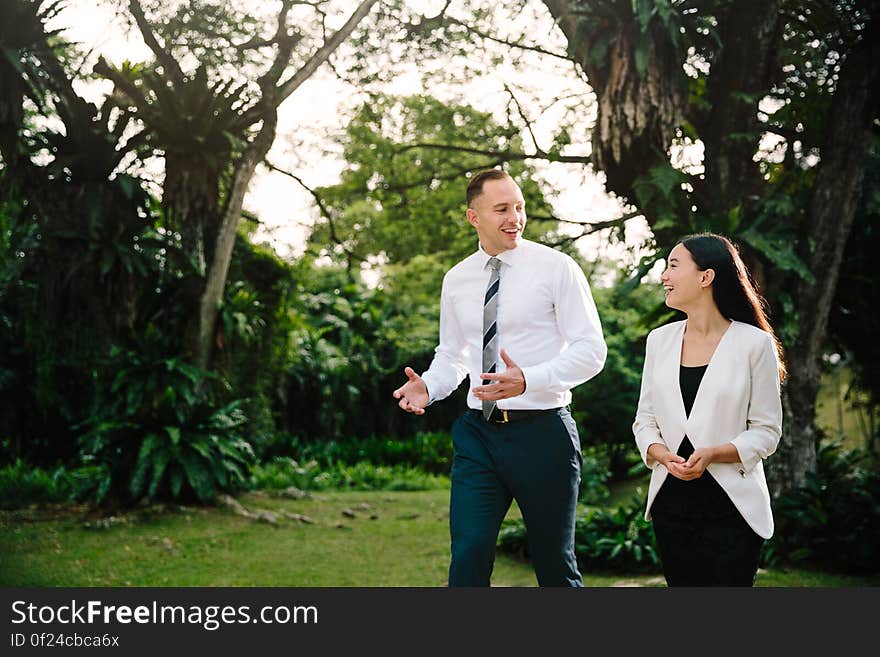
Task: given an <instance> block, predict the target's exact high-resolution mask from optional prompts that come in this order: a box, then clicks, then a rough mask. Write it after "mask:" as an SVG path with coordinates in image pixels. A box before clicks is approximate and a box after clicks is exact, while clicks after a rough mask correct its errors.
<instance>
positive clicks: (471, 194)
mask: <svg viewBox="0 0 880 657" xmlns="http://www.w3.org/2000/svg"><path fill="white" fill-rule="evenodd" d="M505 178H511V176H510V174H509V173H507V172H506V171H502V170H501V169H486V170H485V171H480V172H478V173H475V174H474V176H473V178H471V181H470V183H469V184H468V186H467V206H468V207H471V201H473V200H474V199H475V198H477V197H478V196H479V195H480V194H482V193H483V183H485V182H486V181H487V180H504V179H505ZM511 179H512V178H511Z"/></svg>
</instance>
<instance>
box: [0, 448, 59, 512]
mask: <svg viewBox="0 0 880 657" xmlns="http://www.w3.org/2000/svg"><path fill="white" fill-rule="evenodd" d="M70 494H71V481H70V478H69V475H68V473H67V471H66V470H65V469H64V467H63V466H59V467H57V468H55V469H54V470H51V471H49V470H44V469H42V468H35V467H31V466H29V465H27V464H26V463H25V462H24V461H22V460H21V459H17V460H16V461H15V462H14V463H11V464H9V465H6V466H4V467H2V468H0V508H2V509H16V508H20V507H23V506H27V505H28V504H44V503H47V502H64V501H67V500H68V499H69V498H70Z"/></svg>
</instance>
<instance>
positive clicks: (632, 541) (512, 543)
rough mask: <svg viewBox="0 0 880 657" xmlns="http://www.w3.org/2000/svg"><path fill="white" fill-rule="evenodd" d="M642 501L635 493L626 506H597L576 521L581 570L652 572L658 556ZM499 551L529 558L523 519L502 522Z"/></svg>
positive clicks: (578, 557) (576, 552) (656, 570)
mask: <svg viewBox="0 0 880 657" xmlns="http://www.w3.org/2000/svg"><path fill="white" fill-rule="evenodd" d="M643 513H644V503H643V501H642V499H641V498H640V497H637V496H634V497H633V498H632V501H631V502H630V505H629V506H622V507H620V508H618V509H616V510H611V511H609V510H606V509H597V510H595V511H592V512H590V513H589V514H588V515H587V516H586V517H585V518H583V519H580V518H579V519H578V520H576V521H575V539H574V540H575V554H576V555H577V560H578V566H579V567H580V568H581V569H582V570H584V571H591V572H596V571H605V572H619V573H655V572H658V571H659V570H660V557H659V555H658V554H657V545H656V542H655V539H654V530H653V528H652V527H651V525H650V523H648V522H647V521H646V520H645V519H644V516H643ZM498 549H499V550H500V551H501V552H505V553H507V554H512V555H515V556H519V557H521V558H529V543H528V536H527V534H526V529H525V523H524V522H523V521H522V520H516V521H505V523H504V526H503V527H502V529H501V533H500V534H499V536H498Z"/></svg>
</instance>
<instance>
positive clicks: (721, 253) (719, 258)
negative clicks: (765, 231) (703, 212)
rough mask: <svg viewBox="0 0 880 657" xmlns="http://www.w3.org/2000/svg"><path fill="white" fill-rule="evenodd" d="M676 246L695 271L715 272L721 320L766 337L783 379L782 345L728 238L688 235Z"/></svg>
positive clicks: (716, 296)
mask: <svg viewBox="0 0 880 657" xmlns="http://www.w3.org/2000/svg"><path fill="white" fill-rule="evenodd" d="M677 244H681V245H682V246H683V247H684V248H686V249H687V250H688V251H689V252H690V254H691V257H692V258H693V259H694V262H695V263H696V265H697V269H699V270H700V271H705V270H707V269H712V270H713V271H714V272H715V278H714V280H713V281H712V297H713V299H714V300H715V305H716V306H718V310H719V311H720V312H721V314H722V315H724V317H726V318H727V319H735V320H736V321H738V322H745V323H746V324H751V325H752V326H756V327H758V328H759V329H761V330H762V331H766V332H767V333H769V334H770V337H771V338H773V342H774V344H775V345H776V353H777V355H778V356H779V380H780V381H783V380H785V376H786V368H785V361H784V360H783V357H782V344H781V343H780V342H779V338H777V337H776V333H774V332H773V327H772V326H770V322H769V321H768V319H767V302H766V300H765V299H764V297H762V296H761V295H760V294H758V291H757V290H756V289H755V285H754V283H753V282H752V277H751V276H750V275H749V271H748V269H746V265H745V263H744V262H743V260H742V258H741V257H740V255H739V251H738V250H737V248H736V247H735V246H734V245H733V244H732V243H731V241H730V240H729V239H727V238H726V237H724V236H723V235H716V234H715V233H699V234H697V235H688V236H687V237H683V238H681V239H680V240H678V242H677Z"/></svg>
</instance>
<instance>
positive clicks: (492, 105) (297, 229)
mask: <svg viewBox="0 0 880 657" xmlns="http://www.w3.org/2000/svg"><path fill="white" fill-rule="evenodd" d="M253 1H254V2H255V4H258V5H260V6H261V8H265V6H266V3H265V2H261V0H253ZM410 2H411V4H412V6H418V7H419V8H424V9H423V11H424V13H426V14H427V15H433V14H435V13H437V11H438V10H439V9H440V8H441V7H442V6H443V4H444V2H443V0H410ZM351 4H353V3H351ZM345 18H346V16H340V17H339V22H340V24H341V22H342V21H343V20H344V19H345ZM56 26H65V27H67V28H68V29H67V31H66V32H65V33H64V35H65V36H66V37H67V38H68V39H70V40H73V41H77V42H79V43H81V44H82V45H84V46H85V47H86V48H88V49H91V50H92V51H93V54H92V56H91V57H90V58H89V60H88V63H87V67H90V66H91V65H93V63H94V61H95V60H96V59H97V56H98V53H100V54H103V55H104V56H105V57H106V58H107V59H108V60H110V61H111V62H114V63H121V62H122V61H124V60H126V59H128V60H130V61H149V60H151V59H152V53H151V52H150V51H149V49H148V48H147V47H146V45H145V44H144V43H143V41H142V40H141V39H140V37H139V35H138V34H136V33H131V32H128V31H127V30H126V28H125V26H124V23H123V22H122V21H121V20H120V19H119V18H118V17H116V16H115V15H114V13H113V11H112V9H111V8H109V7H108V5H107V4H106V3H100V2H99V3H96V2H94V1H87V0H68V8H67V9H66V10H65V11H64V12H62V14H61V15H60V17H59V18H58V20H57V23H56ZM518 30H528V31H529V32H530V33H532V34H544V35H547V36H546V40H545V43H544V44H543V45H544V47H546V48H547V49H549V50H553V51H556V52H563V51H564V50H565V41H564V37H563V36H562V34H561V32H560V31H559V30H558V29H557V28H556V27H555V26H554V25H553V22H552V19H551V18H550V16H549V14H547V12H546V10H545V9H544V7H543V4H542V3H540V2H538V1H537V0H534V1H533V2H532V4H531V6H530V11H527V12H524V13H523V14H522V15H520V16H519V17H517V19H515V20H514V21H513V22H511V23H510V24H509V33H510V34H512V35H515V34H517V33H518ZM474 56H475V57H482V56H483V54H482V53H475V54H474ZM515 57H516V62H515V64H516V66H515V65H514V64H513V63H507V64H502V65H499V66H497V67H496V68H495V69H493V71H492V75H491V76H484V77H481V78H479V79H477V80H475V81H473V82H470V83H467V82H464V81H462V82H461V83H456V84H451V85H443V86H435V87H432V88H431V90H430V91H431V93H432V94H433V95H435V96H438V97H440V98H443V99H449V100H455V101H459V102H460V101H462V100H464V101H465V102H467V103H468V104H471V105H472V106H474V107H475V108H477V109H479V110H483V111H488V112H492V113H493V114H495V115H496V116H497V117H498V119H499V120H503V119H504V117H505V108H506V106H507V103H508V99H509V96H508V95H507V93H506V92H505V90H504V85H505V83H506V84H508V85H509V86H510V87H511V88H513V89H515V90H516V93H517V97H518V99H519V100H520V102H521V104H522V105H523V109H524V112H525V113H526V114H528V115H529V117H530V119H532V120H533V128H534V131H535V136H536V139H537V141H538V143H539V145H542V146H547V145H549V136H550V134H552V131H553V130H554V129H555V128H556V126H557V125H558V122H559V120H560V112H561V111H563V110H564V106H563V105H562V104H558V105H557V106H555V107H554V108H552V109H551V110H550V111H547V112H545V113H543V114H542V113H541V112H542V110H543V109H544V108H545V106H546V105H547V101H546V99H548V98H555V97H562V96H566V95H572V94H574V95H578V96H580V97H584V96H587V95H589V94H590V93H591V90H590V88H589V86H588V85H587V84H586V82H585V81H584V80H583V79H581V78H580V77H579V76H578V75H577V74H576V73H575V72H574V69H573V67H572V66H571V65H569V64H567V63H566V62H564V61H562V60H560V59H558V58H553V57H548V56H542V55H539V54H537V53H530V52H520V53H517V54H516V55H515ZM523 71H526V72H525V73H524V72H523ZM110 88H111V87H110V83H109V82H108V83H103V84H91V85H90V86H88V87H85V86H81V87H80V89H79V90H80V93H82V94H83V95H84V96H86V97H88V98H89V99H92V100H98V99H99V98H100V97H101V96H102V95H104V94H106V93H107V92H109V90H110ZM387 91H389V92H391V93H397V94H410V93H426V90H425V89H424V88H423V87H422V83H421V81H420V78H419V76H418V75H416V74H415V70H413V71H412V72H411V73H410V74H406V73H404V74H402V75H399V76H397V77H396V78H395V81H394V84H393V85H392V86H391V87H389V88H388V89H387ZM360 100H361V99H360V98H359V97H358V96H357V94H356V93H355V91H354V90H353V89H352V88H351V87H350V86H347V85H346V84H344V83H343V82H341V81H340V80H339V79H338V78H336V76H335V75H334V74H333V73H332V71H330V70H329V68H328V67H327V66H324V67H322V68H321V69H320V70H319V71H318V72H317V73H316V74H315V75H314V76H313V77H312V78H311V79H309V80H308V81H307V82H306V83H304V84H303V85H302V86H301V87H300V88H299V89H298V90H297V91H296V92H295V93H294V94H293V95H292V96H291V97H290V98H289V99H287V101H285V102H284V104H283V105H282V106H281V108H280V111H279V127H278V137H277V139H276V141H275V144H274V145H273V148H272V150H271V152H270V154H269V160H270V161H272V162H273V163H275V164H277V165H278V166H281V167H284V168H286V169H288V170H291V171H293V172H294V173H296V174H297V175H298V176H300V177H301V178H302V179H303V181H304V182H305V183H306V184H307V185H309V186H311V187H316V186H321V185H328V184H333V183H334V182H336V181H337V180H338V177H339V174H340V172H341V170H342V169H343V167H344V165H345V163H344V162H343V161H341V159H340V158H339V157H338V156H337V155H335V154H334V153H333V150H334V142H333V139H332V138H328V134H329V135H333V134H340V133H341V132H342V130H343V128H344V125H345V123H346V121H345V117H346V114H347V112H349V111H350V110H351V109H353V108H354V107H355V106H356V105H357V104H358V102H360ZM591 113H592V112H591ZM590 120H592V117H591V116H589V115H588V116H586V117H585V118H584V121H583V124H582V125H581V126H580V129H581V130H580V133H576V134H574V135H573V143H572V145H571V146H570V147H569V150H567V151H566V153H570V154H578V155H586V154H588V153H589V138H588V136H589V121H590ZM524 137H525V139H526V143H527V144H529V143H530V137H529V136H528V135H527V134H524ZM532 164H534V166H535V167H536V168H537V170H538V175H539V178H540V179H542V180H543V181H545V182H546V183H548V185H547V186H546V187H547V188H548V189H549V188H553V189H557V190H559V194H558V196H555V197H553V196H551V197H550V200H551V202H552V204H553V207H554V210H555V212H556V214H557V216H559V217H560V218H563V219H568V220H575V221H603V220H607V219H611V218H613V217H615V216H619V215H620V214H621V212H622V210H621V207H620V204H619V203H618V202H617V201H616V200H615V199H614V198H612V197H610V196H608V195H607V194H606V193H605V191H604V187H603V183H602V181H601V178H599V177H597V176H596V175H594V174H593V173H592V172H590V171H589V170H588V169H587V168H586V167H584V166H583V165H579V164H574V165H566V164H561V163H541V162H538V161H532ZM154 166H156V167H157V170H156V171H155V174H157V175H159V176H160V175H161V162H159V163H155V164H154ZM245 208H246V209H248V210H250V211H253V212H255V213H257V214H258V215H259V217H260V220H261V222H262V223H263V224H264V229H261V231H260V233H259V234H258V235H259V236H260V237H261V238H263V239H265V240H267V241H270V242H271V243H272V245H273V246H274V247H275V249H276V250H277V251H278V252H279V253H280V254H282V255H297V254H299V253H301V251H302V248H303V241H304V238H305V236H306V235H307V234H308V229H309V226H310V225H311V223H312V222H313V221H314V220H315V218H316V217H317V210H316V209H315V207H314V204H313V202H312V199H311V196H310V195H309V194H308V192H306V191H305V190H304V189H302V187H300V186H299V185H298V184H297V183H296V182H295V181H293V180H292V179H290V178H289V177H287V176H284V175H283V174H279V173H272V172H269V171H267V170H265V169H263V168H260V169H259V170H258V172H257V174H256V176H255V177H254V179H253V181H252V183H251V186H250V189H249V192H248V195H247V197H246V199H245ZM646 232H647V227H646V224H645V222H644V221H643V220H642V219H632V220H630V221H629V222H628V223H627V240H626V241H627V243H629V244H637V243H639V242H640V241H641V239H642V237H643V236H644V235H645V234H646ZM578 245H579V247H580V248H581V249H582V251H583V252H584V253H585V254H587V255H588V256H596V255H598V254H599V253H602V254H604V255H606V256H609V257H613V258H621V257H625V256H624V253H625V249H624V248H622V247H611V246H609V245H608V244H607V237H603V236H601V235H600V236H596V237H587V238H584V239H582V240H580V242H579V243H578ZM627 259H629V258H627Z"/></svg>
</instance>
